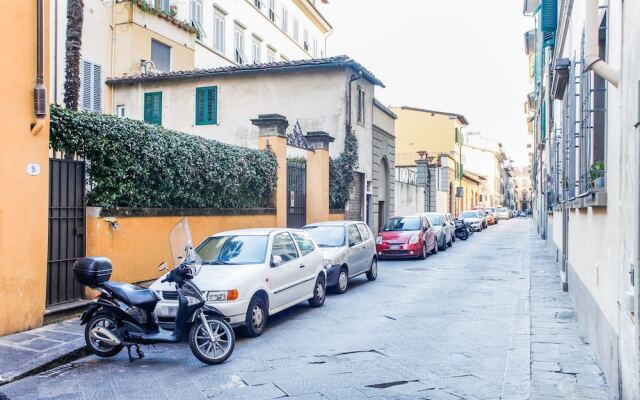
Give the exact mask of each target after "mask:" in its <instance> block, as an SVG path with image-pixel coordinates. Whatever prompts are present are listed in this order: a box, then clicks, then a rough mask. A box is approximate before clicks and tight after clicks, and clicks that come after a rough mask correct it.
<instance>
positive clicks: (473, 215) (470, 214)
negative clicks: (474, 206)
mask: <svg viewBox="0 0 640 400" xmlns="http://www.w3.org/2000/svg"><path fill="white" fill-rule="evenodd" d="M460 217H462V218H478V213H476V212H475V211H465V212H463V213H462V214H460Z"/></svg>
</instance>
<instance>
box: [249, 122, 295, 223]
mask: <svg viewBox="0 0 640 400" xmlns="http://www.w3.org/2000/svg"><path fill="white" fill-rule="evenodd" d="M251 123H252V124H253V125H255V126H257V127H258V134H259V137H258V146H259V147H260V148H261V149H269V150H271V151H272V152H273V153H274V154H275V155H276V160H277V161H278V185H277V187H276V195H275V207H276V225H277V226H278V227H283V228H284V227H286V226H287V133H286V130H287V127H288V126H289V122H288V121H287V118H286V117H285V116H284V115H280V114H260V115H259V116H258V118H257V119H252V120H251Z"/></svg>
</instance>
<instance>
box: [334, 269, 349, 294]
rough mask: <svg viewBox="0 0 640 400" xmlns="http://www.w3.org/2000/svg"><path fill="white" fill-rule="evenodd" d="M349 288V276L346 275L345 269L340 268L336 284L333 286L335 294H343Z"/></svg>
mask: <svg viewBox="0 0 640 400" xmlns="http://www.w3.org/2000/svg"><path fill="white" fill-rule="evenodd" d="M348 286H349V274H348V273H347V269H346V268H345V267H342V268H340V273H338V284H337V285H336V286H335V292H336V293H338V294H343V293H344V292H346V291H347V287H348Z"/></svg>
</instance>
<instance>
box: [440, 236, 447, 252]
mask: <svg viewBox="0 0 640 400" xmlns="http://www.w3.org/2000/svg"><path fill="white" fill-rule="evenodd" d="M438 251H447V236H446V235H445V236H443V237H442V246H440V248H439V249H438Z"/></svg>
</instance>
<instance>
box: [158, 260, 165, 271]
mask: <svg viewBox="0 0 640 400" xmlns="http://www.w3.org/2000/svg"><path fill="white" fill-rule="evenodd" d="M165 269H167V263H166V262H165V261H163V262H161V263H160V265H158V271H164V270H165Z"/></svg>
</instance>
